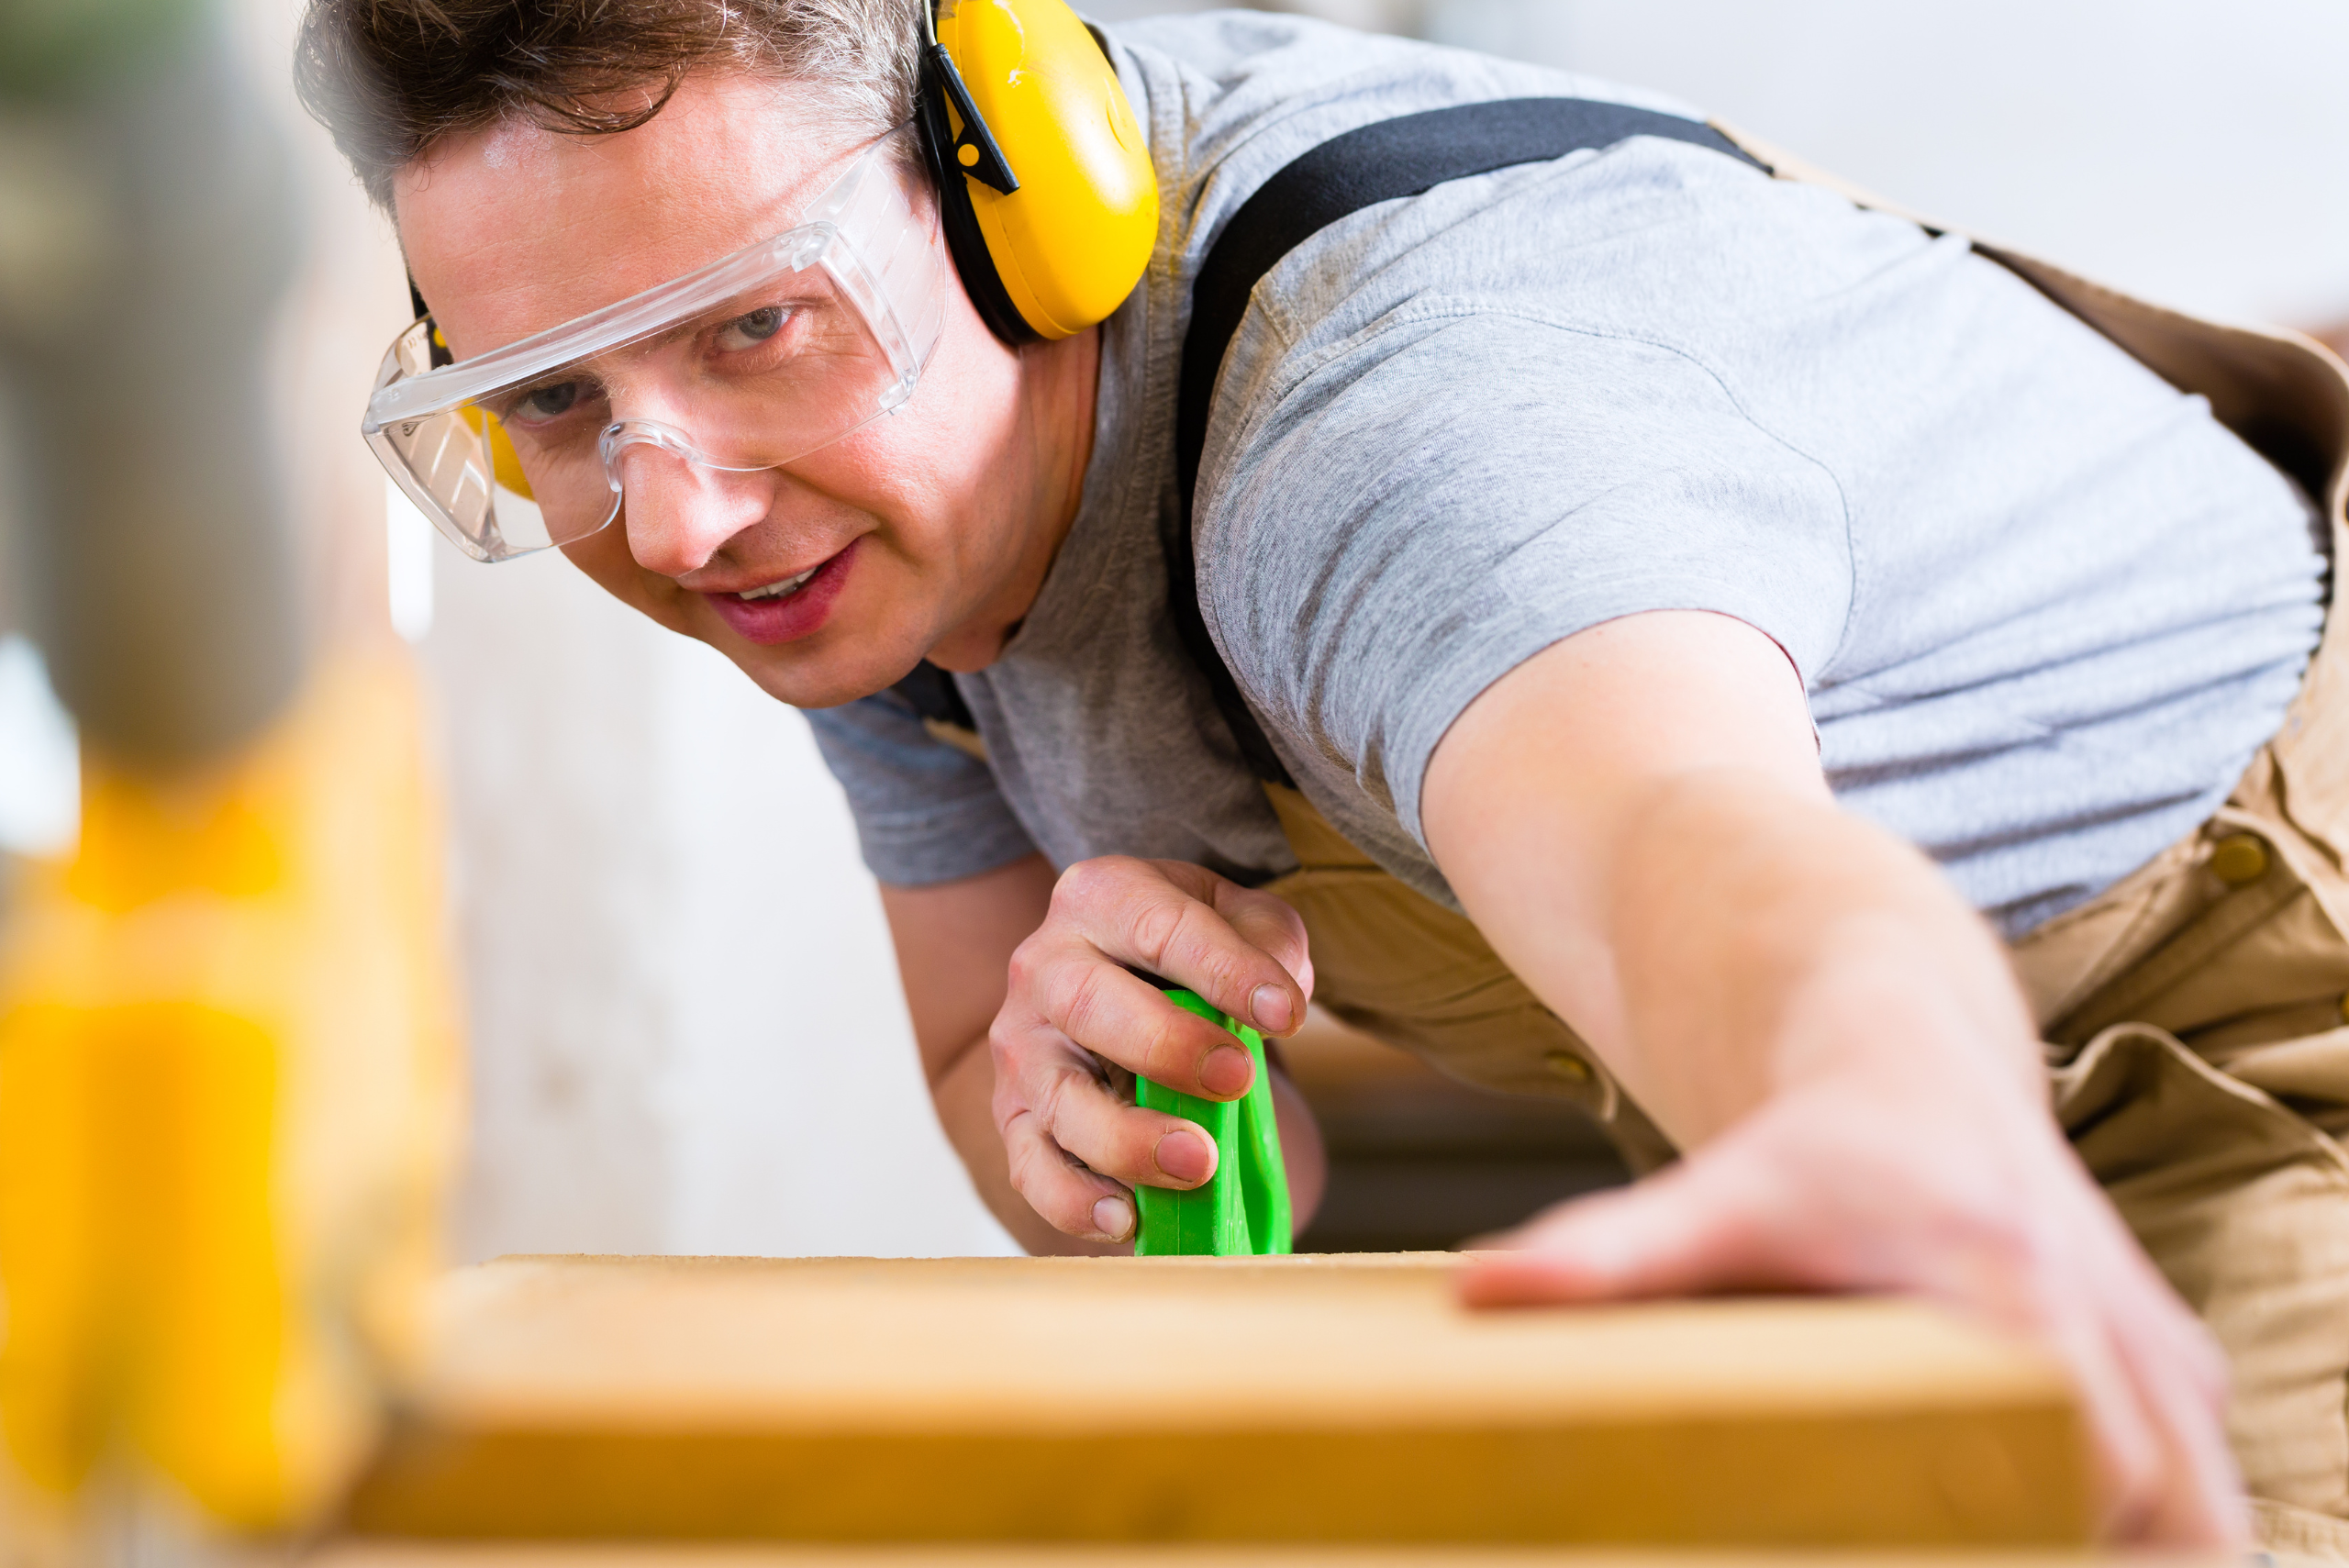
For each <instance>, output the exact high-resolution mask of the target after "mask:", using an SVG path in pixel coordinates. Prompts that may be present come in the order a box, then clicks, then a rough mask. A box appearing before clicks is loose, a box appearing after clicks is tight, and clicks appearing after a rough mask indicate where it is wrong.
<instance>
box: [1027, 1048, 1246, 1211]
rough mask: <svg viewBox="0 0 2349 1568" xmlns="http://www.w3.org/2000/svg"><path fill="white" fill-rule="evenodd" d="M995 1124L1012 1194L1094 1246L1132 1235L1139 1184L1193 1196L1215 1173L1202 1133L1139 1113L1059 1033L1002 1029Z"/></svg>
mask: <svg viewBox="0 0 2349 1568" xmlns="http://www.w3.org/2000/svg"><path fill="white" fill-rule="evenodd" d="M990 1046H991V1048H992V1049H993V1051H994V1052H995V1056H996V1084H995V1105H994V1108H995V1117H996V1129H997V1130H998V1132H999V1133H1000V1134H1001V1136H1002V1139H1003V1147H1004V1157H1005V1162H1006V1165H1007V1168H1008V1173H1009V1175H1010V1178H1011V1184H1012V1187H1013V1189H1014V1190H1015V1191H1017V1192H1018V1193H1019V1195H1020V1196H1021V1197H1022V1198H1024V1199H1025V1200H1026V1201H1027V1203H1028V1205H1029V1207H1031V1208H1033V1209H1034V1210H1035V1211H1036V1212H1037V1213H1038V1214H1039V1215H1041V1217H1042V1218H1044V1219H1045V1220H1046V1221H1047V1222H1048V1223H1050V1224H1051V1225H1052V1227H1053V1228H1054V1229H1058V1230H1061V1231H1063V1232H1065V1233H1067V1234H1069V1235H1071V1236H1079V1237H1083V1238H1085V1239H1086V1240H1095V1241H1123V1240H1128V1239H1130V1237H1131V1236H1132V1235H1133V1231H1134V1221H1135V1208H1134V1201H1133V1195H1132V1194H1131V1192H1130V1190H1129V1189H1130V1188H1131V1187H1133V1186H1136V1185H1146V1186H1160V1187H1175V1188H1188V1187H1196V1186H1197V1185H1199V1184H1201V1183H1203V1182H1205V1181H1207V1180H1208V1178H1209V1177H1211V1176H1212V1175H1214V1174H1215V1170H1216V1163H1217V1151H1216V1146H1215V1140H1213V1139H1212V1138H1210V1137H1208V1134H1207V1132H1206V1130H1205V1129H1202V1128H1200V1127H1198V1126H1197V1124H1195V1123H1192V1122H1188V1121H1185V1120H1183V1119H1182V1118H1179V1117H1171V1116H1167V1115H1165V1114H1164V1113H1163V1112H1159V1111H1150V1110H1141V1109H1138V1108H1137V1107H1135V1106H1131V1105H1130V1104H1128V1103H1127V1102H1126V1099H1125V1097H1124V1095H1123V1094H1122V1093H1120V1092H1119V1091H1116V1090H1113V1089H1112V1087H1111V1086H1110V1085H1109V1084H1108V1083H1106V1082H1105V1081H1104V1077H1103V1074H1102V1073H1100V1071H1099V1068H1098V1064H1097V1063H1096V1062H1094V1061H1093V1060H1092V1058H1090V1057H1089V1056H1087V1055H1085V1053H1084V1052H1083V1051H1079V1050H1077V1049H1076V1048H1075V1047H1074V1045H1072V1044H1070V1043H1069V1042H1068V1041H1067V1040H1064V1039H1063V1038H1062V1037H1060V1036H1059V1035H1058V1034H1057V1033H1056V1032H1052V1031H1049V1030H1044V1029H1037V1030H1033V1031H1031V1032H1030V1034H1029V1035H1027V1036H1025V1037H1019V1036H1014V1035H1012V1034H1010V1033H1009V1031H1007V1030H1006V1029H1004V1028H1003V1027H1002V1025H1001V1024H1000V1021H998V1026H997V1029H996V1033H995V1034H994V1035H993V1036H992V1037H991V1038H990Z"/></svg>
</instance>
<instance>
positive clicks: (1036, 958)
mask: <svg viewBox="0 0 2349 1568" xmlns="http://www.w3.org/2000/svg"><path fill="white" fill-rule="evenodd" d="M1019 1003H1025V1004H1027V1005H1028V1006H1030V1007H1032V1009H1033V1012H1032V1015H1030V1016H1029V1017H1028V1018H1027V1021H1028V1024H1029V1027H1030V1028H1031V1029H1036V1028H1041V1029H1044V1030H1048V1031H1049V1032H1050V1033H1051V1035H1052V1036H1056V1037H1058V1038H1061V1039H1064V1040H1070V1041H1073V1042H1074V1043H1075V1044H1077V1045H1080V1046H1082V1047H1084V1048H1085V1050H1087V1051H1093V1052H1094V1053H1096V1054H1097V1055H1099V1056H1103V1057H1106V1058H1108V1060H1109V1061H1111V1062H1116V1063H1117V1064H1118V1065H1119V1066H1120V1067H1123V1068H1125V1069H1126V1070H1127V1071H1128V1072H1130V1073H1139V1074H1141V1076H1142V1077H1145V1078H1148V1079H1149V1080H1150V1081H1151V1082H1152V1083H1154V1084H1165V1085H1166V1086H1167V1087H1168V1088H1170V1089H1180V1090H1182V1091H1183V1092H1184V1093H1185V1094H1188V1095H1199V1096H1200V1097H1202V1098H1204V1099H1210V1100H1236V1099H1238V1098H1239V1097H1240V1096H1241V1095H1244V1094H1246V1093H1247V1092H1248V1087H1249V1085H1250V1084H1253V1083H1254V1082H1255V1080H1256V1066H1255V1062H1254V1059H1253V1058H1252V1057H1251V1056H1250V1055H1249V1054H1248V1050H1247V1047H1245V1046H1243V1045H1241V1043H1240V1041H1239V1040H1236V1039H1234V1038H1233V1037H1232V1036H1231V1035H1230V1034H1228V1033H1226V1032H1225V1031H1224V1030H1222V1029H1218V1028H1217V1027H1216V1026H1215V1025H1213V1024H1211V1023H1209V1022H1208V1020H1207V1019H1205V1018H1200V1017H1199V1016H1198V1015H1197V1014H1196V1013H1192V1012H1186V1010H1184V1009H1183V1008H1181V1007H1178V1006H1175V1004H1174V1003H1172V1002H1170V1001H1168V1000H1167V999H1166V996H1165V995H1164V993H1163V992H1161V991H1160V990H1159V989H1158V987H1156V986H1155V985H1152V984H1151V983H1150V982H1148V981H1147V980H1143V979H1141V978H1140V977H1139V976H1137V975H1134V974H1130V973H1127V972H1126V971H1125V970H1123V969H1121V968H1119V967H1118V966H1117V965H1115V964H1113V963H1109V962H1106V961H1104V960H1103V959H1102V958H1101V957H1100V956H1099V955H1097V954H1096V953H1094V952H1092V951H1089V950H1088V949H1085V948H1083V947H1074V948H1072V947H1069V946H1066V945H1061V946H1046V945H1042V944H1040V945H1039V946H1038V947H1037V949H1036V950H1035V951H1030V949H1029V948H1028V947H1027V946H1025V945H1023V946H1022V947H1021V949H1020V951H1019V952H1018V953H1015V954H1014V955H1013V956H1012V964H1011V993H1010V995H1009V996H1008V998H1007V1000H1006V1004H1005V1006H1006V1007H1007V1009H1010V1008H1011V1007H1013V1006H1014V1005H1015V1004H1019Z"/></svg>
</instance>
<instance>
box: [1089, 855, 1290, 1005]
mask: <svg viewBox="0 0 2349 1568" xmlns="http://www.w3.org/2000/svg"><path fill="white" fill-rule="evenodd" d="M1054 928H1058V929H1059V930H1060V932H1061V933H1062V934H1063V935H1064V936H1070V937H1075V938H1078V939H1080V940H1083V941H1085V943H1086V944H1088V945H1090V946H1091V947H1092V948H1093V949H1094V950H1095V951H1096V952H1097V954H1098V955H1100V956H1101V957H1103V958H1106V959H1108V960H1109V961H1110V962H1114V963H1119V964H1134V965H1136V966H1138V967H1140V968H1142V969H1146V970H1148V971H1149V972H1150V973H1152V974H1157V975H1161V976H1163V977H1164V978H1165V979H1167V980H1169V981H1171V982H1173V983H1174V984H1178V985H1184V986H1187V987H1188V988H1190V989H1191V990H1193V991H1196V992H1197V993H1198V994H1199V995H1201V996H1203V997H1205V998H1206V999H1207V1000H1208V1002H1210V1003H1212V1004H1213V1005H1214V1006H1216V1007H1218V1008H1219V1009H1221V1010H1222V1011H1224V1012H1227V1013H1230V1015H1231V1016H1232V1017H1233V1018H1238V1019H1240V1020H1241V1022H1242V1023H1246V1024H1250V1025H1252V1026H1254V1027H1255V1028H1256V1029H1261V1030H1263V1031H1264V1033H1266V1034H1270V1035H1286V1034H1288V1033H1291V1032H1293V1031H1294V1030H1295V1029H1297V1026H1299V1025H1300V1024H1302V1023H1303V1022H1304V1021H1305V1004H1306V1000H1307V993H1306V989H1305V985H1304V984H1303V982H1302V980H1301V979H1300V974H1301V973H1310V965H1309V964H1308V962H1306V956H1305V954H1306V940H1305V927H1304V923H1303V922H1302V921H1301V920H1299V919H1298V918H1297V912H1296V911H1295V910H1293V909H1291V908H1289V907H1288V906H1287V905H1286V904H1283V903H1282V902H1281V901H1280V900H1279V899H1277V898H1275V897H1273V896H1272V895H1269V894H1263V893H1254V892H1252V891H1250V890H1249V889H1246V888H1243V887H1241V886H1239V885H1238V884H1234V883H1231V882H1229V881H1227V880H1225V879H1224V878H1222V877H1219V876H1217V875H1216V874H1215V873H1213V872H1210V871H1208V870H1207V869H1206V868H1205V867H1203V866H1195V865H1186V864H1184V863H1182V862H1175V861H1137V860H1131V859H1128V858H1125V857H1122V856H1108V857H1105V858H1103V859H1099V860H1092V861H1082V862H1078V863H1077V864H1075V865H1073V866H1071V867H1070V868H1069V869H1068V870H1067V871H1066V872H1063V873H1062V875H1061V880H1060V883H1059V884H1058V885H1057V886H1056V887H1054V889H1053V890H1052V917H1051V918H1050V919H1048V920H1047V922H1046V929H1047V930H1052V929H1054ZM1086 1043H1087V1044H1088V1045H1090V1044H1091V1042H1090V1041H1087V1042H1086ZM1094 1049H1099V1048H1098V1047H1095V1048H1094Z"/></svg>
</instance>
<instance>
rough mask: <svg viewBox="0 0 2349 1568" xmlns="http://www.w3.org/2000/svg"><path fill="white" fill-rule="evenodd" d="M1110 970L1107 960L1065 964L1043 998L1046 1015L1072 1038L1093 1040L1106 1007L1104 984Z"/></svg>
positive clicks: (1050, 983) (1044, 992)
mask: <svg viewBox="0 0 2349 1568" xmlns="http://www.w3.org/2000/svg"><path fill="white" fill-rule="evenodd" d="M1109 973H1110V969H1109V966H1108V964H1106V963H1069V964H1063V965H1061V966H1060V967H1059V968H1058V969H1057V970H1055V971H1054V972H1053V973H1052V978H1051V980H1050V981H1048V982H1047V983H1046V984H1045V985H1044V987H1043V995H1042V996H1041V998H1040V999H1041V1001H1042V1003H1043V1011H1044V1016H1045V1017H1046V1018H1050V1019H1051V1020H1052V1023H1053V1024H1054V1025H1055V1026H1057V1027H1058V1028H1059V1029H1060V1030H1061V1032H1062V1033H1063V1034H1065V1035H1067V1036H1068V1037H1069V1038H1070V1039H1072V1040H1080V1041H1081V1040H1089V1039H1091V1038H1092V1037H1093V1036H1094V1034H1095V1033H1096V1032H1097V1029H1096V1023H1097V1018H1099V1016H1100V1013H1101V1011H1102V1008H1103V1006H1105V998H1104V997H1103V995H1102V986H1103V985H1104V984H1105V983H1106V982H1107V979H1108V974H1109Z"/></svg>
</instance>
